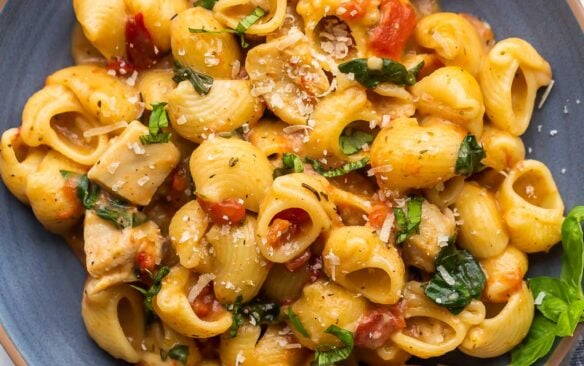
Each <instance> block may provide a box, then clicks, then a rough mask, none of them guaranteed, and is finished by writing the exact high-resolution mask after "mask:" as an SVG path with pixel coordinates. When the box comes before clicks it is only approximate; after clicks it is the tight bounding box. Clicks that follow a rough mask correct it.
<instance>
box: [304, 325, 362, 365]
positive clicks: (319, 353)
mask: <svg viewBox="0 0 584 366" xmlns="http://www.w3.org/2000/svg"><path fill="white" fill-rule="evenodd" d="M324 332H325V333H329V334H332V335H334V336H335V337H337V338H338V339H339V340H340V341H341V342H342V343H343V346H342V347H337V346H331V345H324V346H318V347H317V349H316V352H315V354H314V361H313V362H312V365H315V366H332V365H334V364H335V363H336V362H340V361H343V360H346V359H347V358H349V356H350V355H351V352H352V351H353V347H354V341H353V333H351V332H349V331H348V330H346V329H343V328H340V327H338V326H336V325H331V326H329V327H328V328H327V329H326V330H325V331H324Z"/></svg>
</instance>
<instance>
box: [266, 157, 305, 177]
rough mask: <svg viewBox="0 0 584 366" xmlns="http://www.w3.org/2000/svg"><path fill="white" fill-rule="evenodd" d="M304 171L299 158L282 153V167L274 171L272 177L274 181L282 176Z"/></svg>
mask: <svg viewBox="0 0 584 366" xmlns="http://www.w3.org/2000/svg"><path fill="white" fill-rule="evenodd" d="M303 171H304V163H302V159H301V158H300V156H298V155H296V154H292V153H284V154H283V155H282V167H280V168H276V169H274V173H273V174H272V176H273V177H274V179H276V178H277V177H280V176H282V175H286V174H290V173H302V172H303Z"/></svg>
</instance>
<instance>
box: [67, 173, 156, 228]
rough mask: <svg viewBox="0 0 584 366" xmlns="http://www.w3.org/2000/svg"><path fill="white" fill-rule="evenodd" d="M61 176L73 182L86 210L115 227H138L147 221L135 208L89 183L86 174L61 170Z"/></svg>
mask: <svg viewBox="0 0 584 366" xmlns="http://www.w3.org/2000/svg"><path fill="white" fill-rule="evenodd" d="M61 175H62V176H63V177H64V178H65V179H68V180H71V181H73V182H75V184H76V186H77V188H76V195H77V198H78V199H79V200H80V201H81V203H82V204H83V207H84V208H85V209H86V210H93V211H94V212H95V214H96V215H97V216H99V217H101V218H102V219H104V220H108V221H111V222H112V223H114V224H115V225H116V226H117V227H119V228H121V229H124V228H127V227H134V226H139V225H141V224H143V223H145V222H146V221H148V218H147V217H146V215H144V214H143V213H142V212H140V211H138V210H137V209H136V207H133V206H130V205H128V204H126V203H125V202H124V201H122V200H119V199H116V198H113V197H111V196H110V195H109V194H108V193H107V192H104V191H103V190H102V189H101V187H100V186H99V185H97V184H95V183H93V182H91V181H90V180H89V178H88V177H87V174H77V173H73V172H69V171H65V170H61Z"/></svg>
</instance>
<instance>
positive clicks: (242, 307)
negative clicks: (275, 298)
mask: <svg viewBox="0 0 584 366" xmlns="http://www.w3.org/2000/svg"><path fill="white" fill-rule="evenodd" d="M242 299H243V298H242V296H241V295H239V296H237V299H236V300H235V303H233V304H229V305H227V310H229V311H231V314H232V317H233V322H232V324H231V327H230V328H229V336H230V337H232V338H233V337H235V336H237V331H238V330H239V327H240V326H241V325H243V322H244V321H245V320H246V318H247V320H248V321H249V322H250V323H251V325H257V324H263V323H272V322H275V321H277V320H278V317H279V316H280V305H278V304H277V303H275V302H264V301H262V300H260V299H254V300H252V301H251V302H248V303H246V304H242V303H241V302H242Z"/></svg>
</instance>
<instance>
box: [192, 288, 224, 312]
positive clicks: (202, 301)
mask: <svg viewBox="0 0 584 366" xmlns="http://www.w3.org/2000/svg"><path fill="white" fill-rule="evenodd" d="M191 307H192V308H193V311H194V312H195V314H197V316H198V317H199V318H201V319H208V318H210V317H211V316H212V315H213V314H216V313H218V312H220V311H222V310H223V306H222V305H221V304H220V303H219V301H217V298H215V292H213V284H212V283H209V284H207V286H205V287H204V288H203V289H202V290H201V292H199V294H198V295H197V297H196V298H195V300H193V302H192V303H191Z"/></svg>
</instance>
